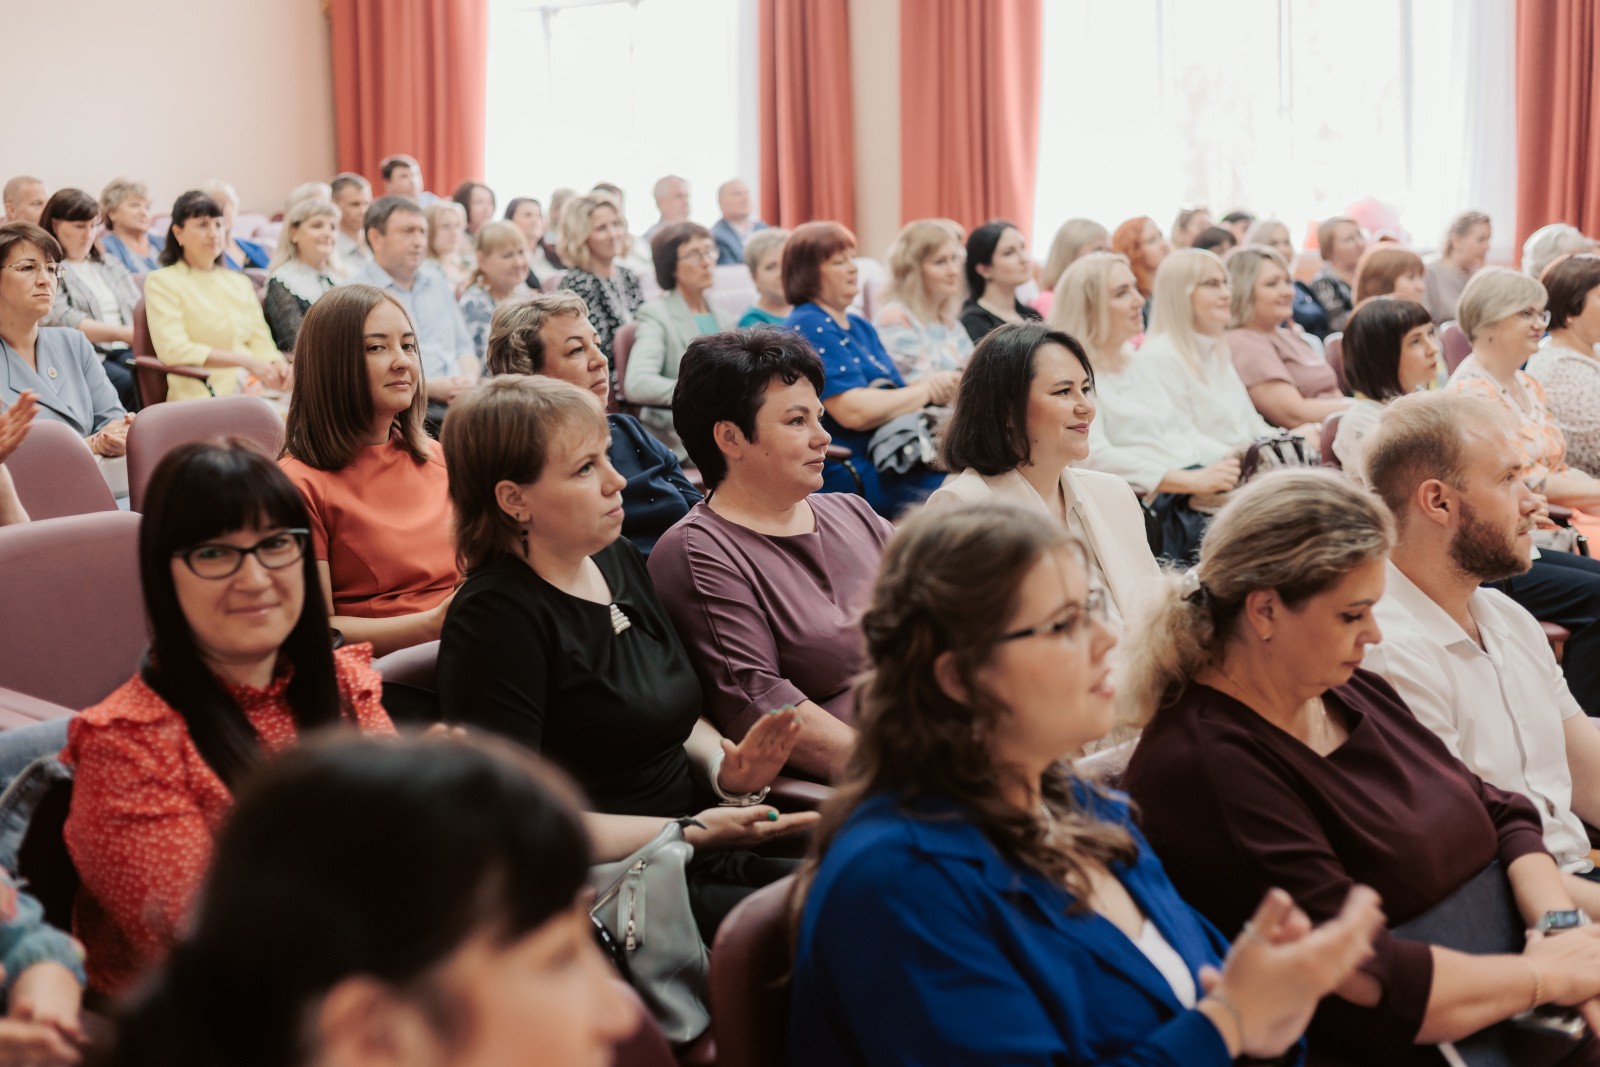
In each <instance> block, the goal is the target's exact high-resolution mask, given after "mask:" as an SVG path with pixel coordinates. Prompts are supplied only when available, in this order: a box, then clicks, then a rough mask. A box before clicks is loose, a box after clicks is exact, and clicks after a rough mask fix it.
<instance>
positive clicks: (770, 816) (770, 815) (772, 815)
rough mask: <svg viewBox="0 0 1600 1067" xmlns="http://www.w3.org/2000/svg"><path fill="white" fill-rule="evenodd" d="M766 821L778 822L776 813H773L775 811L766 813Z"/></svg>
mask: <svg viewBox="0 0 1600 1067" xmlns="http://www.w3.org/2000/svg"><path fill="white" fill-rule="evenodd" d="M767 821H768V822H777V821H778V813H777V812H775V811H769V812H767Z"/></svg>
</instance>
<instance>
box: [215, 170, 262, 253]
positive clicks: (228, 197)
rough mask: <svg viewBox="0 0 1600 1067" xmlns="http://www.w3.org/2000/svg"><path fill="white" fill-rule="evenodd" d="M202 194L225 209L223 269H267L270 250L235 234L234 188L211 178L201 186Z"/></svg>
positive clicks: (236, 207)
mask: <svg viewBox="0 0 1600 1067" xmlns="http://www.w3.org/2000/svg"><path fill="white" fill-rule="evenodd" d="M200 191H201V192H202V193H205V194H206V195H207V196H209V197H210V198H211V199H212V201H213V202H214V203H215V204H216V205H217V207H219V208H221V209H222V237H223V244H222V263H223V266H225V267H227V268H228V269H229V270H244V269H245V268H246V267H254V268H255V269H257V270H266V269H268V267H270V266H271V264H272V253H271V252H269V251H268V250H267V246H266V245H263V244H261V243H259V242H257V241H251V240H248V239H246V238H243V237H239V236H237V235H235V234H234V232H233V223H234V219H235V218H236V217H237V216H238V214H239V194H238V192H237V191H235V190H234V188H233V186H232V185H229V184H228V183H227V182H225V181H222V180H221V179H220V178H212V179H211V180H210V181H208V182H206V183H205V184H203V185H202V186H200Z"/></svg>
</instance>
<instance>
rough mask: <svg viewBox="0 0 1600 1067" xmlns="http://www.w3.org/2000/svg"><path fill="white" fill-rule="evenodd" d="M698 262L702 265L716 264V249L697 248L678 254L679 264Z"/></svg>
mask: <svg viewBox="0 0 1600 1067" xmlns="http://www.w3.org/2000/svg"><path fill="white" fill-rule="evenodd" d="M696 260H698V261H700V262H701V263H715V262H716V261H717V250H716V249H715V248H696V249H693V250H691V251H688V252H679V253H678V262H679V263H693V262H695V261H696Z"/></svg>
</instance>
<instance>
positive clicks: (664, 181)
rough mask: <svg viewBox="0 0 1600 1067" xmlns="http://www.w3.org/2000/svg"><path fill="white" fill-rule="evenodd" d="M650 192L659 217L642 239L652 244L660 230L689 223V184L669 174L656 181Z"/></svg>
mask: <svg viewBox="0 0 1600 1067" xmlns="http://www.w3.org/2000/svg"><path fill="white" fill-rule="evenodd" d="M650 192H651V195H652V196H654V197H655V201H656V211H658V212H659V213H660V217H659V218H657V219H656V221H655V222H654V223H653V224H652V225H651V226H650V228H649V229H648V230H645V231H644V239H645V240H646V241H649V242H651V243H654V241H655V236H656V234H657V233H659V232H660V231H661V230H663V229H665V228H666V227H668V226H676V225H677V224H678V223H680V222H688V221H689V183H688V182H686V181H684V180H683V179H682V178H680V177H678V176H677V175H676V174H669V175H667V176H666V177H665V178H661V179H660V180H658V181H657V182H656V184H655V186H654V188H652V189H651V190H650Z"/></svg>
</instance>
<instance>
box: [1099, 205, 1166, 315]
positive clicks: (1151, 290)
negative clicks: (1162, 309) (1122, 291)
mask: <svg viewBox="0 0 1600 1067" xmlns="http://www.w3.org/2000/svg"><path fill="white" fill-rule="evenodd" d="M1109 248H1110V249H1111V251H1113V252H1117V253H1120V254H1121V255H1124V256H1127V257H1128V265H1129V266H1130V267H1132V268H1133V277H1134V279H1135V280H1136V281H1137V282H1138V283H1139V292H1140V294H1141V295H1142V296H1143V297H1144V298H1145V300H1146V301H1149V300H1150V299H1151V297H1152V296H1153V295H1154V294H1155V279H1156V271H1157V270H1158V269H1160V267H1161V263H1162V261H1163V260H1165V259H1166V258H1167V256H1168V255H1169V254H1170V253H1171V252H1172V246H1171V245H1170V244H1168V243H1167V239H1166V238H1165V237H1162V236H1161V227H1159V226H1157V225H1156V223H1155V220H1154V219H1152V218H1150V217H1149V216H1148V215H1140V216H1139V217H1137V218H1132V219H1129V220H1128V221H1127V222H1124V223H1123V224H1122V225H1121V226H1118V227H1117V228H1116V229H1115V230H1112V231H1111V242H1110V245H1109ZM1150 312H1151V307H1150V304H1149V303H1146V304H1145V321H1146V322H1149V321H1150Z"/></svg>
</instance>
